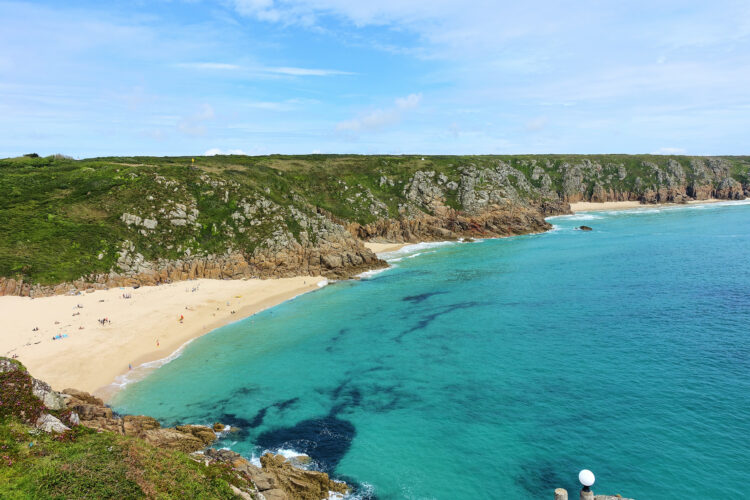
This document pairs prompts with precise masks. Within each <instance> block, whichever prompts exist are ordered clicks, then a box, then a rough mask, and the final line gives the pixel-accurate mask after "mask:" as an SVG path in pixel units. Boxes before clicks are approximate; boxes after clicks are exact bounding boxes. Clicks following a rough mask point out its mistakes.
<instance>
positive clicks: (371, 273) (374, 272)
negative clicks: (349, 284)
mask: <svg viewBox="0 0 750 500" xmlns="http://www.w3.org/2000/svg"><path fill="white" fill-rule="evenodd" d="M399 260H401V259H399ZM389 269H391V268H390V267H384V268H382V269H372V270H370V271H365V272H363V273H359V274H358V275H357V278H360V279H363V280H366V279H369V278H372V277H373V276H375V275H378V274H380V273H384V272H385V271H387V270H389Z"/></svg>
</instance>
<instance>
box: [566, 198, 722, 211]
mask: <svg viewBox="0 0 750 500" xmlns="http://www.w3.org/2000/svg"><path fill="white" fill-rule="evenodd" d="M718 201H726V200H717V199H714V198H711V199H708V200H693V201H689V202H688V204H690V205H694V204H697V203H716V202H718ZM670 205H671V206H674V205H675V203H659V204H654V205H652V204H643V203H641V202H639V201H604V202H591V201H579V202H576V203H571V204H570V209H571V210H572V211H573V212H591V211H595V210H628V209H631V208H647V207H658V206H670Z"/></svg>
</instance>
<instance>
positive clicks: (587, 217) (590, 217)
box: [562, 214, 603, 220]
mask: <svg viewBox="0 0 750 500" xmlns="http://www.w3.org/2000/svg"><path fill="white" fill-rule="evenodd" d="M562 217H563V218H565V220H596V219H602V218H603V217H601V216H599V215H594V214H573V215H563V216H562Z"/></svg>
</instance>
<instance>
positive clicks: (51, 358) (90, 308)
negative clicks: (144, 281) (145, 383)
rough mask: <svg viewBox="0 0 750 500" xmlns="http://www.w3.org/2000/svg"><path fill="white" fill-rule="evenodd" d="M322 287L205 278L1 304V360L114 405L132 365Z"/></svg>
mask: <svg viewBox="0 0 750 500" xmlns="http://www.w3.org/2000/svg"><path fill="white" fill-rule="evenodd" d="M321 282H325V278H323V277H310V276H307V277H295V278H284V279H274V280H259V279H253V280H209V279H200V280H191V281H182V282H178V283H172V284H168V285H160V286H150V287H140V288H138V289H133V288H114V289H109V290H101V291H96V292H93V293H86V294H82V295H76V296H68V295H59V296H55V297H43V298H37V299H31V298H28V297H0V318H2V319H3V321H2V330H1V331H0V354H2V355H4V356H13V355H17V356H18V359H19V360H20V361H21V362H23V363H24V364H25V365H26V366H27V367H28V369H29V370H30V372H31V373H32V375H33V376H35V377H36V378H40V379H42V380H44V381H46V382H48V383H49V384H51V385H52V387H53V388H54V389H57V390H62V389H65V388H68V387H72V388H75V389H80V390H84V391H89V392H95V393H97V394H98V395H101V396H103V397H105V398H106V397H107V396H110V395H111V393H112V388H111V387H109V388H107V387H105V386H108V385H109V384H111V383H112V382H114V381H115V379H116V378H117V377H118V376H120V375H123V374H126V373H128V372H129V365H131V366H132V367H133V368H134V369H137V368H138V367H139V366H140V365H142V364H143V363H147V362H151V361H156V360H159V359H163V358H166V357H167V356H169V355H170V354H172V353H174V352H175V351H176V350H178V349H179V348H180V347H181V346H182V345H183V344H185V343H186V342H188V341H189V340H191V339H194V338H196V337H199V336H201V335H203V334H205V333H208V332H210V331H211V330H214V329H215V328H218V327H220V326H222V325H225V324H228V323H231V322H233V321H238V320H240V319H242V318H245V317H247V316H250V315H252V314H254V313H256V312H258V311H261V310H263V309H266V308H269V307H272V306H275V305H277V304H279V303H281V302H284V301H286V300H289V299H291V298H293V297H295V296H297V295H299V294H302V293H305V292H309V291H312V290H317V289H318V288H319V287H320V286H319V283H321ZM104 318H107V319H108V321H107V322H104V323H102V322H100V321H99V320H101V319H104ZM180 318H183V319H182V320H181V319H180ZM58 335H62V336H63V337H62V338H59V339H56V340H53V337H55V336H58Z"/></svg>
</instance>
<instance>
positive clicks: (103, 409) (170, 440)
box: [61, 389, 216, 453]
mask: <svg viewBox="0 0 750 500" xmlns="http://www.w3.org/2000/svg"><path fill="white" fill-rule="evenodd" d="M61 397H63V398H65V399H66V402H65V404H66V408H67V409H69V410H71V412H73V413H75V414H76V415H77V417H76V418H77V419H78V422H79V423H80V425H84V426H86V427H90V428H92V429H100V430H104V431H110V432H116V433H118V434H123V435H125V436H133V437H138V438H141V439H143V440H145V441H148V442H149V443H151V444H153V445H154V446H158V447H160V448H168V449H172V450H179V451H183V452H185V453H191V452H194V451H198V450H202V449H203V448H205V447H206V446H208V445H209V444H211V443H212V442H214V441H215V440H216V434H215V433H214V431H213V429H211V428H210V427H206V426H203V425H180V426H178V427H176V428H174V429H172V428H162V427H161V424H159V421H158V420H156V419H155V418H152V417H148V416H145V415H125V416H124V417H119V416H116V415H115V414H114V413H113V412H112V409H111V408H109V407H107V406H105V405H104V403H103V402H102V400H101V399H99V398H97V397H96V396H92V395H91V394H89V393H87V392H83V391H78V390H75V389H65V390H64V391H63V394H62V396H61Z"/></svg>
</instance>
